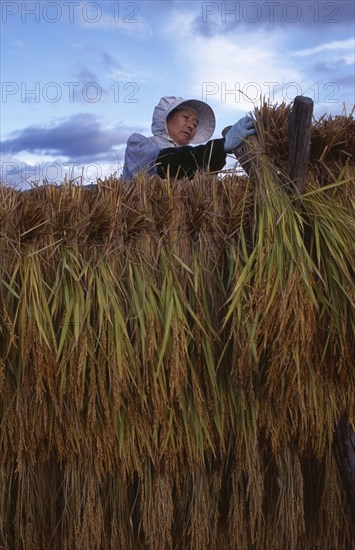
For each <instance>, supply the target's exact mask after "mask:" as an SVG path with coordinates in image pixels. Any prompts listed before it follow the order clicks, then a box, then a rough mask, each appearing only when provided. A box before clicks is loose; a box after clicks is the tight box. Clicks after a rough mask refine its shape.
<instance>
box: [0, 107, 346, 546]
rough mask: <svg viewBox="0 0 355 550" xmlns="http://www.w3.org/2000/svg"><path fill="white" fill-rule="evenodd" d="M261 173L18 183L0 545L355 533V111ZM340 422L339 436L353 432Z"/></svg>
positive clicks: (10, 249)
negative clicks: (353, 461) (347, 464)
mask: <svg viewBox="0 0 355 550" xmlns="http://www.w3.org/2000/svg"><path fill="white" fill-rule="evenodd" d="M289 109H290V108H289V107H288V106H285V105H280V106H276V107H271V106H269V105H266V104H264V105H261V107H260V108H258V109H256V110H255V112H254V115H253V116H254V118H255V120H256V126H257V136H256V137H253V138H251V139H250V140H248V142H247V143H246V144H245V146H244V151H243V154H244V155H245V159H247V161H245V166H247V167H248V174H249V176H248V177H247V176H245V177H244V176H238V175H236V174H231V175H228V174H225V175H224V177H221V176H220V175H219V176H218V175H206V174H198V175H196V176H195V178H194V180H192V181H188V180H180V181H172V180H170V181H169V180H160V179H159V178H154V177H146V176H140V177H138V178H137V180H136V181H134V182H133V183H132V184H128V185H127V184H123V183H122V182H121V181H119V180H116V179H114V178H108V179H106V180H105V181H98V184H97V191H92V190H91V189H90V190H89V189H85V187H82V186H77V185H74V184H73V183H72V182H64V183H63V184H62V185H57V186H55V185H48V184H44V185H43V186H40V187H37V188H34V189H32V190H31V191H30V192H21V191H18V190H14V189H10V188H9V187H5V186H0V194H1V202H0V257H1V262H0V320H1V324H0V390H1V392H0V415H1V423H0V548H1V550H20V549H23V550H47V549H51V550H53V549H55V550H64V549H67V550H73V549H76V550H94V549H95V550H96V549H97V550H112V549H113V550H116V549H117V550H140V549H142V550H143V549H144V550H145V549H147V550H166V549H177V550H206V549H207V548H208V549H210V550H222V549H223V550H225V549H226V550H249V549H251V550H259V549H260V550H262V549H265V550H269V549H275V550H276V549H277V550H285V549H287V550H299V549H301V548H302V550H314V549H322V550H337V549H339V550H345V549H350V548H352V544H353V541H354V525H353V523H352V516H351V487H349V479H348V478H345V477H344V475H343V474H344V471H343V470H344V469H343V468H342V460H341V459H342V457H341V446H339V445H338V446H337V445H336V437H335V434H336V433H337V427H338V426H343V427H344V426H345V428H344V429H345V430H348V432H347V433H348V436H349V438H350V439H349V441H350V442H351V437H353V433H354V432H353V430H354V423H355V408H354V395H355V372H354V310H353V308H354V278H353V275H354V274H353V265H354V249H353V247H354V242H355V221H354V215H353V214H354V199H355V186H354V181H355V163H354V156H353V155H354V151H355V121H354V119H353V117H352V115H344V116H337V117H334V118H331V117H322V118H321V119H319V120H318V121H315V122H314V123H313V126H312V141H311V151H310V162H309V170H308V174H307V178H306V182H305V187H304V192H303V194H302V195H301V196H295V194H294V193H293V192H290V189H291V187H290V185H289V184H290V182H289V181H288V178H287V160H288V159H287V157H288V155H287V151H288V149H287V147H288V134H287V120H288V116H289ZM339 433H340V432H339Z"/></svg>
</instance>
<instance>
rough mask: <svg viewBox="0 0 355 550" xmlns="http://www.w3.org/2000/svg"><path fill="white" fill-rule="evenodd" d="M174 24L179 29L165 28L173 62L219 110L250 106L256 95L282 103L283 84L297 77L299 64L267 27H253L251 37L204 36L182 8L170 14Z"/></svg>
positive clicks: (197, 92)
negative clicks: (171, 43) (181, 66)
mask: <svg viewBox="0 0 355 550" xmlns="http://www.w3.org/2000/svg"><path fill="white" fill-rule="evenodd" d="M174 28H175V29H176V28H178V29H179V33H176V30H175V33H173V32H172V28H170V29H168V33H170V36H171V40H172V41H173V42H174V49H175V61H176V62H178V63H180V64H182V65H184V66H185V74H186V81H187V88H189V90H190V93H192V94H194V95H195V96H196V97H200V98H201V99H203V100H204V101H207V102H208V103H211V104H213V105H214V106H215V107H217V106H218V108H219V110H220V111H225V112H227V111H228V112H231V111H233V112H236V111H241V112H245V111H250V110H251V109H253V101H254V104H259V101H260V95H262V96H264V95H265V96H267V97H270V99H271V100H272V101H274V102H280V101H282V100H283V99H285V98H283V90H284V88H285V86H288V85H289V84H290V83H295V82H296V83H299V82H300V80H301V73H300V71H299V69H298V67H297V64H296V63H294V62H292V61H291V62H290V60H289V59H288V58H287V57H286V56H285V54H284V50H282V48H280V43H279V37H278V36H277V33H274V34H273V36H272V37H270V35H269V34H267V33H266V32H265V30H259V31H258V30H255V31H253V34H252V40H251V39H250V33H246V32H244V33H242V32H238V33H236V34H234V35H233V34H228V35H223V34H220V35H215V36H208V37H203V38H202V37H201V36H198V35H196V33H195V32H194V28H193V18H192V17H191V16H190V18H189V17H188V16H187V15H186V14H182V13H180V14H179V15H177V16H176V17H175V18H174ZM282 32H283V31H281V32H280V35H281V34H282ZM290 93H292V92H291V90H290ZM295 95H297V94H295Z"/></svg>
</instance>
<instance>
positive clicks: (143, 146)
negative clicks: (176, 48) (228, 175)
mask: <svg viewBox="0 0 355 550" xmlns="http://www.w3.org/2000/svg"><path fill="white" fill-rule="evenodd" d="M215 125H216V121H215V116H214V113H213V111H212V109H211V107H210V106H209V105H207V103H205V102H203V101H199V100H197V99H189V100H184V99H183V98H182V97H174V96H168V97H162V98H161V100H160V101H159V103H158V105H157V106H156V107H155V109H154V113H153V121H152V134H153V135H152V136H150V137H145V136H143V135H142V134H136V133H135V134H132V135H131V136H130V137H129V138H128V141H127V147H126V152H125V161H124V166H123V174H122V178H123V179H124V180H126V181H129V180H131V179H132V178H133V177H134V176H135V175H136V174H137V173H139V172H146V173H148V174H157V175H158V176H160V177H161V178H166V177H169V176H171V177H174V178H175V177H179V178H182V177H187V178H189V179H191V178H193V176H194V174H195V172H196V171H197V170H201V169H202V170H206V171H210V172H215V171H218V170H221V169H222V168H223V166H224V165H225V163H226V155H227V153H231V152H235V151H236V149H237V148H238V147H239V145H240V144H241V143H242V141H243V140H244V139H245V138H246V137H248V136H250V135H252V134H255V129H254V123H253V120H252V119H251V118H250V117H244V118H242V119H240V120H239V121H238V122H237V123H236V124H234V126H232V127H231V129H230V130H229V131H228V132H227V134H226V136H225V137H223V138H220V139H213V140H211V137H212V135H213V132H214V129H215ZM208 140H210V141H208ZM205 142H207V143H205ZM196 143H204V145H198V146H193V145H192V144H196Z"/></svg>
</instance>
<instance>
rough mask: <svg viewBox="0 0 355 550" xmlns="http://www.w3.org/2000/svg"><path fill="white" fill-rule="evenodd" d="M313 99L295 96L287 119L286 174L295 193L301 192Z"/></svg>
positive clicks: (306, 163)
mask: <svg viewBox="0 0 355 550" xmlns="http://www.w3.org/2000/svg"><path fill="white" fill-rule="evenodd" d="M312 115H313V100H312V99H311V98H310V97H304V96H296V97H295V99H294V102H293V107H292V111H291V114H290V116H289V119H288V175H289V177H290V180H291V182H292V184H293V189H294V190H295V191H296V192H297V194H299V195H301V194H302V193H303V189H304V184H305V179H306V174H307V170H308V161H309V152H310V147H311V128H312Z"/></svg>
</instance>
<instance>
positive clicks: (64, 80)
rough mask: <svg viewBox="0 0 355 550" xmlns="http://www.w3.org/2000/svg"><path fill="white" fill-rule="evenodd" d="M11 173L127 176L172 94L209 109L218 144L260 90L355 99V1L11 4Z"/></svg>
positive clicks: (5, 82) (4, 41)
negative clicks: (135, 149)
mask: <svg viewBox="0 0 355 550" xmlns="http://www.w3.org/2000/svg"><path fill="white" fill-rule="evenodd" d="M0 55H1V102H0V108H1V113H0V114H1V137H0V139H1V174H2V175H1V177H2V181H3V182H4V183H16V184H20V185H21V186H22V187H26V185H27V183H26V182H29V181H30V180H41V179H42V178H43V177H45V178H47V179H48V180H49V181H57V180H63V179H64V177H65V175H67V176H68V177H78V176H82V177H83V180H84V183H90V182H92V181H94V180H95V179H96V177H97V176H99V177H104V176H106V175H109V174H111V173H120V170H121V168H122V163H123V157H124V149H125V144H126V140H127V138H128V136H129V135H130V134H131V133H133V132H137V131H138V132H141V133H143V134H145V135H149V134H150V124H151V117H152V112H153V108H154V106H155V105H156V103H157V102H158V101H159V99H160V97H162V96H164V95H178V96H182V97H184V98H186V99H188V98H196V99H202V100H204V101H206V102H207V103H208V104H209V105H211V107H212V108H213V109H214V111H215V114H216V119H217V127H216V132H215V136H214V137H220V135H221V130H222V129H223V128H224V127H225V126H227V125H229V124H233V123H234V122H236V121H237V120H238V118H240V117H242V116H244V115H245V114H246V113H248V112H249V111H251V110H253V105H254V104H258V103H259V98H260V94H262V95H263V96H265V97H266V98H269V99H270V101H271V102H272V103H280V102H282V101H286V102H287V103H289V102H290V101H292V99H293V98H294V97H295V96H296V95H299V94H303V95H307V96H309V97H311V98H312V99H313V100H314V112H315V115H316V116H320V115H322V114H324V113H326V114H332V115H336V114H339V113H341V112H342V111H343V109H344V105H345V107H346V109H347V111H348V112H349V111H350V110H351V108H352V106H353V105H354V103H355V98H354V78H355V77H354V4H353V2H352V1H351V0H349V1H348V0H345V1H333V2H331V1H314V0H313V1H306V0H299V1H298V2H293V1H287V0H279V1H276V0H268V1H267V0H265V1H263V0H254V1H249V0H243V1H239V2H238V1H225V2H220V1H211V2H201V1H199V0H185V1H182V0H170V1H166V0H155V1H150V0H146V1H126V0H122V1H114V0H107V1H96V2H89V1H74V0H68V1H64V0H61V1H46V0H41V1H17V0H13V1H5V0H2V1H1V54H0Z"/></svg>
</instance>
